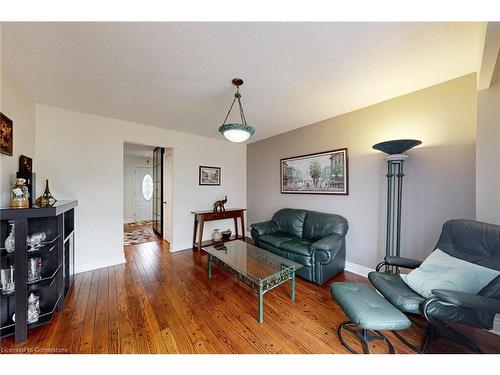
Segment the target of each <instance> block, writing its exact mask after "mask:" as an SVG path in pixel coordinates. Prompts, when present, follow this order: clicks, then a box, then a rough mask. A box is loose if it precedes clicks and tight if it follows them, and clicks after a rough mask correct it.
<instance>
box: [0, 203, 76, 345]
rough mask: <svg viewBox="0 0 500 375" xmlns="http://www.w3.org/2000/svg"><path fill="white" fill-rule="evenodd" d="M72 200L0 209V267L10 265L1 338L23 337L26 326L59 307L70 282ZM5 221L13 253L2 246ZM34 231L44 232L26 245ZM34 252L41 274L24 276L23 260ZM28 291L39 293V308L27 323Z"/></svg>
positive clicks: (0, 306) (0, 309) (1, 302)
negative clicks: (38, 242) (12, 239)
mask: <svg viewBox="0 0 500 375" xmlns="http://www.w3.org/2000/svg"><path fill="white" fill-rule="evenodd" d="M77 205H78V202H77V201H58V202H56V203H55V204H54V205H53V206H51V207H43V208H42V207H36V206H32V207H30V208H21V209H12V208H5V209H0V268H8V267H9V266H11V265H12V266H14V267H15V271H14V276H15V290H14V292H13V293H10V294H7V295H3V294H0V339H1V338H4V337H6V336H10V335H15V340H16V343H20V342H24V341H26V340H27V338H28V331H29V329H30V328H33V327H38V326H40V325H43V324H46V323H48V322H50V321H51V319H52V316H53V315H54V313H55V312H56V311H60V310H62V308H63V306H64V298H65V296H66V294H67V292H68V290H69V288H70V287H71V284H72V283H73V275H74V269H75V267H74V262H75V257H74V254H75V247H74V238H75V207H76V206H77ZM9 222H13V223H14V228H15V231H14V233H15V251H14V252H13V253H8V252H7V251H6V249H5V239H6V238H7V236H8V235H9V230H10V225H9ZM35 232H44V233H45V234H46V237H47V238H46V239H45V240H44V242H43V243H42V244H41V245H40V246H39V247H37V249H36V250H35V251H29V247H28V246H27V244H26V237H27V236H28V235H31V234H33V233H35ZM34 257H39V258H41V259H42V277H41V278H40V279H39V280H36V281H30V282H29V281H28V260H29V259H30V258H34ZM30 293H34V294H35V295H37V296H39V297H40V311H41V312H40V316H39V319H38V321H37V322H35V323H32V324H28V323H27V313H28V311H27V310H28V296H29V294H30ZM13 314H16V319H15V322H14V321H13V320H12V316H13Z"/></svg>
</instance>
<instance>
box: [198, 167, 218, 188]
mask: <svg viewBox="0 0 500 375" xmlns="http://www.w3.org/2000/svg"><path fill="white" fill-rule="evenodd" d="M220 175H221V171H220V168H219V167H207V166H205V165H200V173H199V181H200V182H199V183H200V185H205V186H219V185H220Z"/></svg>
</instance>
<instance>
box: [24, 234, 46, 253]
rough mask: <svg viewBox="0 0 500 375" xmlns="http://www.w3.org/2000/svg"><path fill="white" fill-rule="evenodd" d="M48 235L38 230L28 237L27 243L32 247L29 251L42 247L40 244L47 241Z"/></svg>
mask: <svg viewBox="0 0 500 375" xmlns="http://www.w3.org/2000/svg"><path fill="white" fill-rule="evenodd" d="M46 238H47V235H46V234H45V233H44V232H36V233H33V234H32V235H31V236H28V237H26V243H27V244H28V246H29V247H30V248H29V249H28V252H31V251H36V250H38V248H39V247H40V244H41V243H42V242H43V241H45V239H46Z"/></svg>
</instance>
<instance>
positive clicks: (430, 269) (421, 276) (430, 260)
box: [401, 249, 500, 298]
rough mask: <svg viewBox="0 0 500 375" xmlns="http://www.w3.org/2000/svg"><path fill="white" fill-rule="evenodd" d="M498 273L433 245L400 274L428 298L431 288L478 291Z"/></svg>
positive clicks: (411, 286)
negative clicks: (424, 256) (418, 262)
mask: <svg viewBox="0 0 500 375" xmlns="http://www.w3.org/2000/svg"><path fill="white" fill-rule="evenodd" d="M498 275H500V271H496V270H493V269H491V268H487V267H483V266H479V265H477V264H474V263H470V262H466V261H465V260H462V259H458V258H454V257H452V256H451V255H448V254H446V253H445V252H443V251H441V250H439V249H436V250H434V251H433V252H432V254H431V255H429V256H428V257H427V259H426V260H424V262H423V263H422V264H421V265H420V267H418V268H416V269H414V270H413V271H411V272H410V273H408V274H407V275H401V278H402V279H403V281H404V282H405V283H406V284H407V285H408V286H409V287H410V288H411V289H413V290H414V291H415V292H417V293H418V294H420V295H421V296H423V297H425V298H429V297H430V296H431V295H432V292H431V291H432V290H433V289H451V290H456V291H460V292H466V293H472V294H477V293H478V292H479V291H480V290H481V289H483V288H484V287H485V286H486V285H487V284H488V283H489V282H490V281H491V280H493V279H494V278H495V277H497V276H498Z"/></svg>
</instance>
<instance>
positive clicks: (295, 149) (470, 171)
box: [247, 74, 476, 267]
mask: <svg viewBox="0 0 500 375" xmlns="http://www.w3.org/2000/svg"><path fill="white" fill-rule="evenodd" d="M388 84H390V83H388ZM475 124H476V77H475V74H471V75H468V76H464V77H461V78H458V79H455V80H452V81H449V82H445V83H442V84H440V85H436V86H433V87H430V88H427V89H424V90H421V91H417V92H414V93H411V94H408V95H404V96H401V97H398V98H395V99H392V100H389V101H386V102H383V103H380V104H377V105H373V106H370V107H367V108H363V109H361V110H357V111H354V112H350V113H347V114H344V115H341V116H337V117H334V118H331V119H328V120H325V121H322V122H319V123H316V124H312V125H309V126H306V127H303V128H300V129H297V130H294V131H291V132H288V133H285V134H281V135H278V136H275V137H272V138H269V139H266V140H263V141H259V142H255V143H252V144H250V145H248V148H247V150H248V151H247V184H248V187H247V192H248V194H247V203H248V219H249V223H253V222H259V221H263V220H268V219H269V218H270V217H271V215H272V214H273V212H275V211H276V210H278V209H279V208H283V207H295V208H305V209H311V210H317V211H324V212H332V213H338V214H340V215H343V216H345V217H346V218H347V219H348V220H349V225H350V228H349V233H348V238H347V260H348V261H350V262H354V263H356V264H359V265H363V266H366V267H374V266H375V265H376V263H377V262H378V261H380V260H381V259H382V258H383V256H384V246H385V245H384V244H385V238H384V235H385V204H386V200H385V193H386V190H385V189H386V179H385V169H386V164H385V161H384V154H382V153H380V152H376V151H374V150H372V145H373V144H375V143H377V142H381V141H384V140H390V139H398V138H416V139H420V140H422V142H423V144H422V146H420V147H418V148H415V149H413V150H411V151H410V152H408V155H409V158H408V161H407V162H406V177H405V185H404V204H403V230H402V236H403V237H402V255H403V256H413V257H417V258H422V257H425V256H426V255H427V254H429V253H430V252H431V250H432V249H433V246H434V245H435V243H436V241H437V239H438V235H439V233H440V230H441V226H442V224H443V222H444V221H446V220H448V219H450V218H474V217H475V134H476V126H475ZM342 147H348V148H349V180H350V181H349V190H350V194H349V196H324V195H323V196H312V195H289V194H280V181H279V178H280V177H279V175H280V173H279V160H280V159H281V158H284V157H291V156H296V155H303V154H308V153H313V152H319V151H327V150H332V149H337V148H342Z"/></svg>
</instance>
